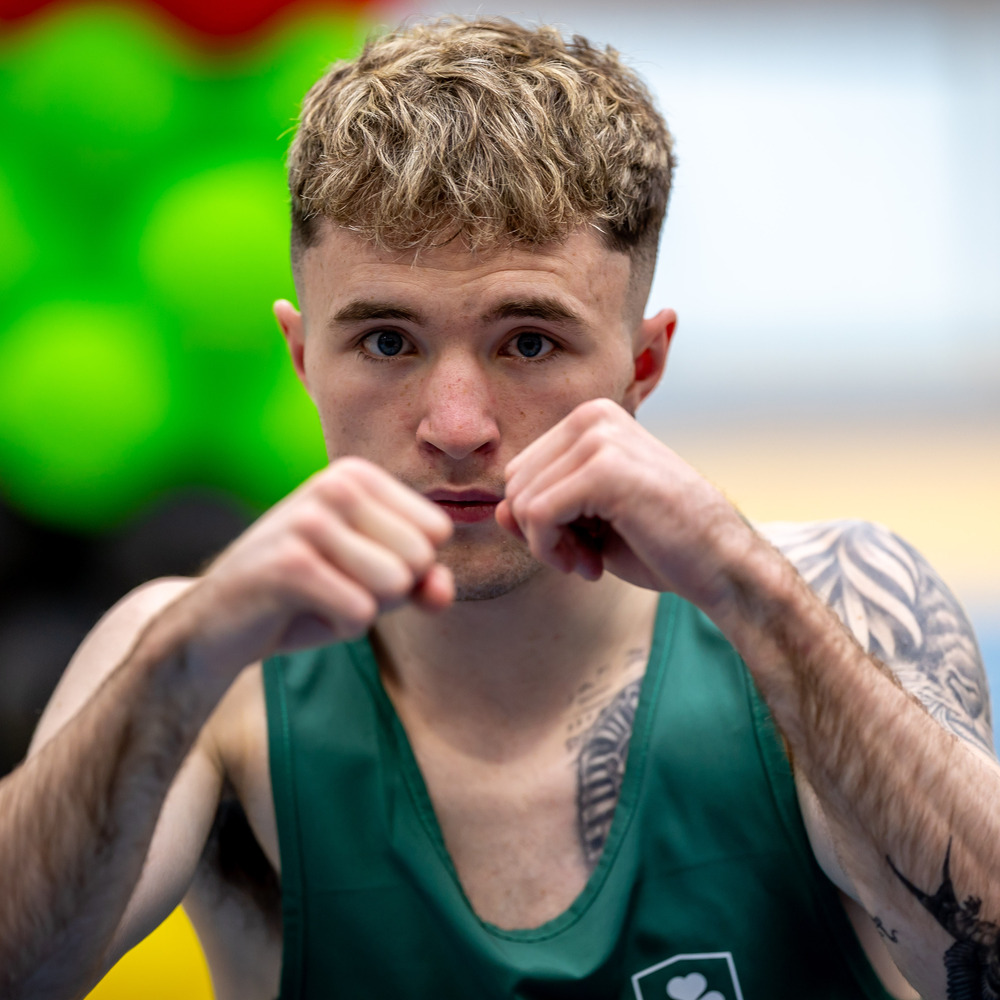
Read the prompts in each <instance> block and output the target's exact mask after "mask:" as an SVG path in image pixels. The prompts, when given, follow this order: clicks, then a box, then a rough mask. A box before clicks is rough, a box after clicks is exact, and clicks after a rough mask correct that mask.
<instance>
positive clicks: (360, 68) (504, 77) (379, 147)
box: [288, 18, 674, 274]
mask: <svg viewBox="0 0 1000 1000" xmlns="http://www.w3.org/2000/svg"><path fill="white" fill-rule="evenodd" d="M673 166H674V156H673V141H672V138H671V135H670V133H669V131H668V130H667V127H666V123H665V122H664V120H663V118H662V117H661V115H660V114H659V112H658V111H657V110H656V108H655V106H654V104H653V100H652V97H651V96H650V94H649V92H648V90H647V89H646V87H645V86H644V85H643V83H642V82H641V81H640V80H639V78H638V76H636V74H635V73H634V72H633V71H632V70H630V69H629V68H628V67H626V66H625V65H624V64H623V63H622V61H621V59H620V58H619V56H618V53H616V52H615V51H614V50H613V49H611V48H607V49H604V50H601V49H598V48H595V47H593V46H592V45H591V44H590V43H589V42H588V41H587V40H586V39H584V38H581V37H579V36H574V37H573V38H572V40H570V41H568V42H567V41H566V40H564V39H563V37H562V36H561V34H560V33H559V31H558V30H556V29H555V28H552V27H538V28H526V27H523V26H522V25H519V24H517V23H515V22H513V21H510V20H507V19H504V18H489V19H478V20H465V19H460V18H441V19H438V20H435V21H431V22H429V23H425V24H415V25H410V26H407V27H404V28H401V29H399V30H396V31H393V32H390V33H388V34H384V35H382V36H380V37H376V38H373V39H370V40H369V41H368V43H367V44H366V46H365V48H364V50H363V51H362V53H361V54H360V55H359V56H358V57H357V58H356V59H353V60H351V61H348V62H340V63H337V64H335V65H334V66H332V67H331V68H330V70H329V71H328V72H327V73H326V74H325V75H324V76H323V77H322V78H321V79H320V80H319V81H318V82H317V83H316V84H315V85H314V86H313V87H312V88H311V89H310V91H309V92H308V94H307V95H306V97H305V100H304V101H303V105H302V114H301V117H300V121H299V126H298V130H297V132H296V135H295V138H294V140H293V142H292V145H291V149H290V151H289V156H288V174H289V188H290V191H291V201H292V255H293V260H297V259H298V258H299V257H300V255H301V253H302V252H303V251H304V250H305V249H307V248H308V247H310V246H313V245H315V244H316V242H318V240H319V238H320V229H321V225H320V224H321V220H329V221H330V222H332V223H333V224H335V225H339V226H344V227H347V228H349V229H351V230H352V231H354V232H356V233H358V234H359V235H360V236H362V237H363V238H365V239H367V240H370V241H372V242H373V243H374V244H375V245H377V246H378V247H380V248H385V249H394V250H403V249H420V248H429V247H432V246H436V245H440V244H441V243H444V242H447V241H448V240H450V239H453V238H455V237H456V236H463V237H464V238H465V240H466V241H467V243H468V246H469V248H470V249H472V250H483V249H487V248H490V247H493V246H497V245H509V244H511V243H518V242H523V243H528V244H544V243H548V242H551V241H557V240H561V239H564V238H566V237H567V236H568V235H569V233H570V232H571V231H572V230H574V229H575V228H577V227H578V226H580V225H583V224H589V225H593V226H594V227H596V228H597V229H598V230H599V232H600V233H601V234H602V236H603V239H604V241H605V244H606V245H607V246H608V247H609V248H612V249H614V250H619V251H623V252H628V253H631V254H632V255H633V258H635V257H636V256H637V255H638V256H641V257H643V258H645V259H646V260H655V256H656V243H657V239H658V235H659V229H660V226H661V224H662V222H663V218H664V215H665V214H666V208H667V200H668V197H669V194H670V183H671V176H672V172H673ZM642 270H643V271H645V270H647V268H642ZM648 270H649V272H650V274H651V271H652V267H651V265H650V266H649V268H648Z"/></svg>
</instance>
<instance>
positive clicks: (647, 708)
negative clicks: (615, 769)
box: [348, 594, 677, 942]
mask: <svg viewBox="0 0 1000 1000" xmlns="http://www.w3.org/2000/svg"><path fill="white" fill-rule="evenodd" d="M676 600H677V599H676V598H675V597H674V595H672V594H661V595H660V599H659V603H658V605H657V609H656V618H655V623H654V626H653V638H652V642H651V644H650V650H649V659H648V661H647V666H646V671H645V673H644V674H643V677H642V682H641V685H640V688H639V702H638V705H637V707H636V712H635V720H634V722H633V726H632V735H631V737H630V740H629V751H628V756H627V759H626V762H625V771H624V774H623V776H622V784H621V790H620V792H619V796H618V801H617V802H616V803H615V809H614V815H613V818H612V822H611V828H610V830H609V831H608V837H607V840H606V841H605V844H604V849H603V850H602V851H601V856H600V858H599V859H598V862H597V864H596V866H595V867H594V869H593V871H592V872H591V873H590V875H589V877H588V879H587V882H586V884H585V885H584V887H583V889H581V890H580V892H579V894H578V895H577V896H576V898H575V899H574V900H573V902H572V903H570V905H569V906H568V907H567V908H566V909H565V910H564V911H563V912H562V913H560V914H558V915H557V916H555V917H552V918H551V919H550V920H547V921H545V923H543V924H540V925H539V926H537V927H527V928H503V927H498V926H497V925H496V924H493V923H490V922H489V921H488V920H484V919H483V918H482V917H480V916H479V914H478V913H476V911H475V909H474V907H473V906H472V903H471V902H470V900H469V898H468V896H467V894H466V892H465V888H464V886H463V885H462V882H461V879H460V878H459V876H458V871H457V869H456V868H455V864H454V861H453V860H452V857H451V854H450V853H449V851H448V847H447V845H446V844H445V840H444V834H443V832H442V830H441V824H440V823H439V821H438V818H437V814H436V813H435V811H434V804H433V802H432V801H431V797H430V792H429V791H428V789H427V783H426V782H425V780H424V776H423V772H422V771H421V770H420V765H419V764H418V763H417V759H416V755H415V754H414V751H413V747H412V745H411V743H410V738H409V736H408V735H407V732H406V729H405V728H404V726H403V723H402V721H401V720H400V718H399V715H398V713H397V712H396V708H395V706H394V705H393V703H392V700H391V699H390V698H389V695H388V694H387V692H386V690H385V687H384V686H383V684H382V679H381V676H380V675H379V670H378V662H377V660H376V658H375V652H374V650H373V649H372V646H371V643H370V642H369V640H368V638H367V637H363V638H360V639H356V640H354V641H353V642H350V643H348V649H349V651H350V655H351V659H352V661H353V663H354V665H355V667H356V668H357V669H358V671H359V672H360V674H361V676H362V678H363V679H364V680H365V681H366V682H367V683H368V685H369V687H370V688H371V690H372V692H373V693H374V696H375V698H376V701H377V703H378V706H379V709H380V712H381V714H382V716H383V718H384V719H385V720H386V721H387V723H388V726H389V728H390V730H391V734H392V737H393V742H394V743H395V747H396V749H397V752H398V755H399V764H400V772H401V774H402V777H403V780H404V783H405V785H406V788H407V791H408V793H409V797H410V800H411V803H412V805H413V807H414V810H415V812H416V814H417V816H418V817H419V819H420V825H421V827H422V828H423V831H424V833H425V835H426V837H427V838H428V840H429V841H430V843H431V845H432V846H433V848H434V852H435V854H436V855H437V856H438V858H439V859H440V862H441V864H442V865H443V867H444V868H445V870H446V871H447V873H448V875H449V877H450V878H451V880H452V881H453V882H454V884H455V886H456V888H457V890H458V892H459V893H460V895H461V897H462V899H463V900H464V903H465V906H466V907H467V909H468V912H469V913H470V914H471V915H472V917H473V918H474V919H475V920H476V921H478V923H479V924H480V925H481V926H482V927H483V928H484V929H485V930H486V931H488V932H489V933H490V934H492V935H494V936H496V937H500V938H504V939H506V940H510V941H524V942H530V941H541V940H548V939H550V938H553V937H555V936H556V935H558V934H560V933H562V932H563V931H564V930H566V929H567V928H568V927H570V926H572V925H573V924H574V923H576V921H577V920H579V919H580V917H581V916H582V915H583V914H584V913H585V912H586V911H587V909H588V908H589V907H590V905H591V904H592V902H593V901H594V899H595V898H596V897H597V895H598V894H599V893H600V891H601V888H602V887H603V885H604V884H605V882H606V881H607V879H608V876H609V874H610V872H611V871H612V869H613V866H614V861H615V858H616V856H617V855H618V852H619V849H620V847H621V844H622V842H623V840H624V839H625V836H626V834H627V833H628V830H629V829H630V827H631V824H632V818H633V816H634V814H635V807H636V803H637V802H638V799H639V791H640V789H641V786H642V773H643V771H644V769H645V763H646V755H647V751H648V747H649V734H650V729H651V725H652V719H653V716H654V708H655V706H656V703H657V701H658V698H659V691H660V687H661V685H662V682H663V678H664V674H665V668H666V660H667V659H668V658H667V657H666V656H665V655H664V654H665V651H666V650H667V649H668V648H669V643H670V639H671V636H672V633H673V622H674V611H675V607H676Z"/></svg>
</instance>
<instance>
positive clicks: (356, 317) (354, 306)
mask: <svg viewBox="0 0 1000 1000" xmlns="http://www.w3.org/2000/svg"><path fill="white" fill-rule="evenodd" d="M369 319H401V320H406V321H407V322H409V323H416V324H418V325H422V324H423V322H424V319H423V317H422V316H421V315H420V313H418V312H414V311H413V310H412V309H407V308H406V307H405V306H400V305H397V304H396V303H393V302H363V301H357V302H349V303H348V304H347V305H346V306H344V307H343V309H340V310H339V311H338V312H336V313H335V314H334V316H333V319H332V322H334V323H358V322H362V321H364V320H369Z"/></svg>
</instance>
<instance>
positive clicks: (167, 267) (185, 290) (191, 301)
mask: <svg viewBox="0 0 1000 1000" xmlns="http://www.w3.org/2000/svg"><path fill="white" fill-rule="evenodd" d="M139 266H140V269H141V271H142V273H143V275H144V277H145V279H146V281H147V282H148V283H149V285H150V287H151V288H153V289H154V290H155V292H156V294H157V296H158V298H159V300H160V302H161V303H162V304H163V305H164V306H166V307H167V308H168V309H169V310H171V311H172V312H174V313H175V314H176V315H177V316H178V318H179V319H180V321H181V325H182V328H183V330H184V333H183V337H184V343H185V346H186V347H188V348H205V349H208V350H212V351H218V350H223V351H232V352H239V353H249V354H258V355H261V356H264V357H268V358H271V357H273V352H274V349H275V343H276V337H275V335H274V332H273V331H274V324H273V321H272V319H271V316H270V309H271V303H272V302H273V301H274V299H276V298H279V297H282V296H288V295H289V294H290V293H291V291H292V279H291V268H290V265H289V262H288V210H287V193H286V190H285V180H284V170H283V168H282V167H281V164H280V163H279V162H278V161H277V159H275V161H273V162H271V161H267V160H264V161H246V162H240V163H233V164H228V165H226V166H221V167H217V168H215V169H213V170H208V171H205V172H203V173H199V174H196V175H195V176H192V177H188V178H185V179H183V180H181V181H179V182H177V183H176V184H175V185H174V186H173V187H172V188H170V189H169V190H168V191H166V192H165V193H164V194H163V195H162V196H161V197H160V199H159V201H158V202H157V203H156V204H155V205H154V206H153V208H152V210H151V212H150V213H149V222H148V224H147V226H146V229H145V231H144V232H143V234H142V236H141V238H140V242H139Z"/></svg>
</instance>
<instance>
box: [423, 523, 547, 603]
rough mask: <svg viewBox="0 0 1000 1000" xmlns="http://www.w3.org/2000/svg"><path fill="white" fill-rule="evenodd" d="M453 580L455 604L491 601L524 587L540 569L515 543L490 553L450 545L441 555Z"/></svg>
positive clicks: (503, 545)
mask: <svg viewBox="0 0 1000 1000" xmlns="http://www.w3.org/2000/svg"><path fill="white" fill-rule="evenodd" d="M440 559H441V562H443V563H444V564H445V565H446V566H447V567H448V568H449V569H450V570H451V572H452V575H453V576H454V578H455V600H456V601H492V600H493V599H494V598H497V597H503V596H504V595H505V594H509V593H511V591H514V590H517V588H518V587H520V586H522V585H524V584H525V583H527V582H528V581H529V580H530V579H531V578H532V577H533V576H535V575H536V574H537V573H538V572H539V571H540V570H541V568H542V564H541V563H540V562H538V560H537V559H535V557H534V556H532V555H531V553H530V552H529V551H528V549H527V547H526V546H525V545H524V544H523V543H522V542H519V541H517V540H516V539H513V538H511V539H509V540H504V541H503V542H502V543H501V544H499V545H491V546H490V547H489V549H488V550H487V549H485V547H484V548H480V547H479V546H473V545H468V544H464V543H462V542H456V541H453V542H452V543H450V544H448V545H445V547H444V548H443V549H442V550H441V553H440Z"/></svg>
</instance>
